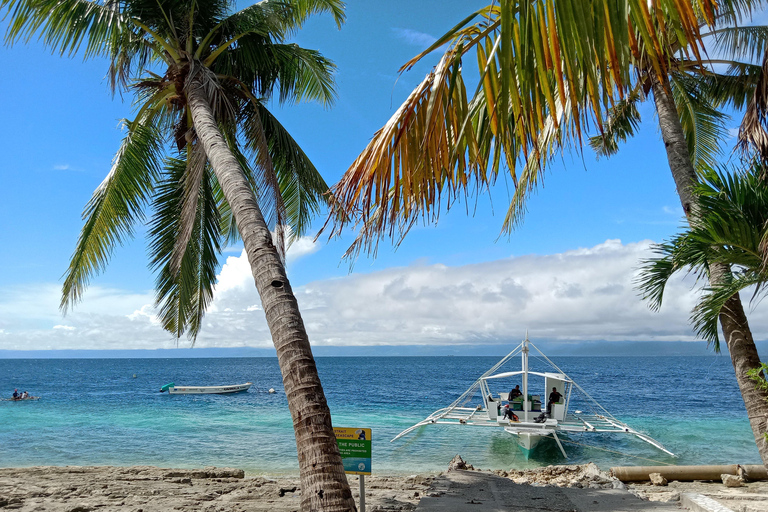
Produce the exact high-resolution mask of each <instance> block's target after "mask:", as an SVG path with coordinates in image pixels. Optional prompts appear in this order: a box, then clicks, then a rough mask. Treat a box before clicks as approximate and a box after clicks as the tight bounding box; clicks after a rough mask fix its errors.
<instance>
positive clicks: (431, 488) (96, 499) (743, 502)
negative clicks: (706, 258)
mask: <svg viewBox="0 0 768 512" xmlns="http://www.w3.org/2000/svg"><path fill="white" fill-rule="evenodd" d="M449 471H454V472H456V471H462V470H458V469H453V468H452V469H450V470H449ZM469 473H472V474H478V475H480V474H482V475H486V476H485V477H483V478H488V477H490V478H499V479H503V481H511V482H513V483H514V484H515V485H525V486H526V492H527V493H529V494H530V493H533V494H536V493H539V494H541V495H542V496H547V495H549V496H551V494H552V492H551V491H547V488H548V486H556V487H561V488H571V489H584V490H594V489H597V490H606V489H607V490H608V491H606V492H614V493H615V492H629V493H632V494H634V495H636V496H639V497H641V498H642V499H644V500H647V501H646V502H647V503H648V509H649V510H650V509H652V508H653V507H654V506H655V505H654V504H659V503H660V502H666V503H668V504H669V505H670V506H671V507H681V506H682V507H684V505H685V504H684V503H682V504H681V496H682V495H683V493H696V494H699V495H702V496H706V497H709V498H711V499H713V500H715V501H716V502H717V503H719V504H721V505H722V506H725V507H727V509H728V510H732V511H734V512H768V482H750V483H745V484H744V485H743V486H742V487H726V486H724V485H723V484H722V482H669V484H668V485H667V486H653V485H650V484H632V485H629V486H624V485H623V484H621V483H620V482H617V481H615V480H612V479H611V478H610V475H609V474H608V473H606V472H602V471H599V470H598V469H597V468H596V466H594V465H593V464H586V465H581V466H549V467H547V468H541V469H538V470H530V471H523V472H515V471H512V472H509V473H507V472H504V471H493V472H491V471H467V474H469ZM447 474H448V473H443V474H440V475H438V474H422V475H410V476H373V475H372V476H367V477H366V478H365V484H366V492H365V494H366V510H367V511H368V512H377V511H378V512H383V511H410V510H416V509H417V507H418V506H419V502H420V500H421V499H422V498H424V497H429V498H430V500H431V501H434V500H435V499H437V500H439V499H440V497H441V496H442V495H443V494H445V493H446V491H445V489H442V488H441V487H440V482H441V480H443V481H444V480H445V476H446V475H447ZM350 485H351V487H352V491H353V494H354V495H355V499H356V501H357V502H358V503H359V501H358V500H359V496H358V488H359V484H358V479H357V477H356V476H350ZM550 488H551V487H550ZM300 492H301V490H300V485H299V478H298V476H281V477H278V478H271V477H265V476H247V475H245V474H244V472H243V471H242V470H240V469H233V468H214V467H210V468H204V469H163V468H157V467H152V466H132V467H113V466H65V467H54V466H36V467H29V468H4V469H0V509H3V510H17V511H21V512H32V511H52V512H87V511H95V510H98V511H131V512H155V511H157V512H160V511H168V510H202V511H209V512H214V511H215V512H224V511H231V512H240V511H243V512H244V511H251V512H262V511H264V512H267V511H268V512H290V511H296V510H298V508H299V501H300ZM550 508H551V507H550ZM550 508H547V506H546V504H545V503H542V507H537V508H536V510H543V511H546V510H550ZM552 510H555V509H552ZM558 510H559V509H558Z"/></svg>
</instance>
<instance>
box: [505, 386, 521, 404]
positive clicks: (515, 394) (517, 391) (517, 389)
mask: <svg viewBox="0 0 768 512" xmlns="http://www.w3.org/2000/svg"><path fill="white" fill-rule="evenodd" d="M519 396H523V392H522V391H520V386H519V385H517V386H515V389H513V390H512V391H510V392H509V396H508V397H507V401H508V402H511V401H512V400H514V399H515V398H517V397H519Z"/></svg>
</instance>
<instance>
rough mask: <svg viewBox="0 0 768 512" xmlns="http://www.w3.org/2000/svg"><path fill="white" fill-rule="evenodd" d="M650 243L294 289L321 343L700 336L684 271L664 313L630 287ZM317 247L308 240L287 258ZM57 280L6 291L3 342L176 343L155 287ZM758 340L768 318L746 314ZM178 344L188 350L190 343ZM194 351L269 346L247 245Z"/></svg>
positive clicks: (363, 276)
mask: <svg viewBox="0 0 768 512" xmlns="http://www.w3.org/2000/svg"><path fill="white" fill-rule="evenodd" d="M650 243H651V242H650V241H643V242H637V243H629V244H622V243H621V241H619V240H607V241H606V242H604V243H602V244H599V245H596V246H594V247H590V248H580V249H575V250H571V251H567V252H564V253H560V254H551V255H535V254H532V255H525V256H514V257H509V258H505V259H501V260H496V261H489V262H483V263H476V264H471V265H463V266H453V267H451V266H446V265H443V264H440V263H434V264H414V265H412V266H408V267H398V268H390V269H387V270H383V271H377V272H371V273H355V274H350V275H348V276H345V277H341V278H334V279H328V280H323V281H315V282H310V283H308V284H306V285H305V286H300V287H296V288H294V292H295V293H296V296H297V298H298V301H299V306H300V308H301V312H302V316H303V318H304V322H305V325H306V326H307V330H308V332H309V336H310V340H311V342H312V344H313V345H315V346H371V345H420V344H426V345H454V344H467V343H471V344H498V343H505V342H509V341H512V340H514V341H517V340H518V339H520V338H522V337H523V336H524V334H525V331H526V329H527V330H528V331H529V332H530V337H531V339H532V340H537V339H538V340H544V339H545V340H550V341H573V342H578V341H598V340H600V341H693V340H694V339H695V338H694V336H693V333H692V331H691V328H690V326H689V325H688V316H689V314H690V310H691V308H692V306H693V304H694V303H695V300H696V297H697V291H696V290H695V289H693V285H694V283H693V282H692V280H691V279H687V280H686V279H677V280H675V281H674V282H673V283H671V284H670V286H669V287H668V289H667V292H666V293H665V303H664V306H663V307H662V309H661V311H660V312H653V311H651V310H649V309H648V307H647V305H646V303H645V302H643V301H641V300H640V297H639V296H638V293H637V291H636V290H635V289H634V286H633V279H634V278H635V275H636V273H637V267H638V265H639V262H640V261H641V260H642V259H645V258H648V257H649V256H650V255H651V253H650V251H649V246H650ZM318 249H319V246H317V245H316V244H312V243H311V242H310V241H309V240H301V241H300V242H299V243H297V244H295V245H294V246H293V247H292V248H291V249H290V250H289V253H288V264H289V275H290V266H291V265H293V264H296V261H297V260H299V259H300V258H301V256H304V255H306V254H310V253H312V252H314V251H316V250H318ZM59 293H60V291H59V287H58V285H56V284H44V285H35V286H28V287H15V288H7V289H4V290H2V295H1V296H2V298H1V299H0V349H4V350H30V349H38V350H54V349H153V348H171V347H173V346H175V345H176V341H175V340H174V339H173V338H172V337H171V336H169V335H168V334H167V333H165V332H164V331H163V330H162V328H161V327H160V326H159V323H158V321H157V319H156V318H155V311H154V307H153V301H154V298H153V295H152V292H151V291H147V292H146V293H133V292H127V291H125V290H117V289H106V288H100V287H98V286H92V287H91V288H90V289H89V290H88V292H87V294H86V296H85V298H84V300H83V301H82V303H81V304H79V305H78V306H77V307H76V308H75V309H74V311H72V312H70V313H69V314H68V315H67V316H66V317H64V318H62V316H61V314H60V313H59V311H58V300H59ZM748 314H749V317H750V321H751V325H752V328H753V332H754V334H755V339H765V337H766V332H768V322H766V321H765V319H764V318H763V317H762V316H761V315H757V314H754V313H752V314H750V310H748ZM179 346H189V342H188V340H186V339H182V340H180V341H179ZM196 346H198V347H245V346H248V347H271V346H272V342H271V338H270V336H269V330H268V328H267V325H266V321H265V319H264V314H263V311H262V308H261V301H260V299H259V297H258V294H257V292H256V289H255V287H254V286H253V280H252V277H251V275H250V268H249V266H248V263H247V259H246V256H245V254H244V253H241V254H240V255H239V256H230V257H228V258H227V260H226V262H225V264H224V265H223V266H222V269H221V272H220V273H219V275H218V285H217V287H216V292H215V294H214V300H213V302H212V304H211V307H210V309H209V311H208V313H207V314H206V317H205V320H204V327H203V330H202V332H201V334H200V336H199V337H198V339H197V341H196Z"/></svg>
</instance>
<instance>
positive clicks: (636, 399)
mask: <svg viewBox="0 0 768 512" xmlns="http://www.w3.org/2000/svg"><path fill="white" fill-rule="evenodd" d="M552 359H553V361H554V362H555V363H556V364H557V365H558V366H560V368H562V369H563V370H564V371H565V372H566V373H567V374H568V375H569V376H570V377H572V378H573V379H574V380H575V381H576V382H577V383H578V384H579V385H581V387H582V388H584V389H585V390H586V391H587V392H588V393H589V394H591V395H592V397H593V398H595V399H596V400H597V401H598V402H600V403H601V404H602V405H603V406H604V407H605V408H606V409H607V410H608V411H610V412H611V413H612V414H613V415H614V416H616V417H617V418H618V419H620V420H622V421H624V422H626V423H628V424H629V425H631V426H632V427H634V428H636V429H638V430H642V431H644V432H646V433H648V434H650V435H651V436H652V437H654V438H656V439H657V440H659V441H661V442H662V443H663V444H664V445H665V446H666V447H667V448H668V449H670V450H671V451H672V452H674V453H676V454H677V455H678V457H677V458H672V457H670V456H668V455H666V454H664V453H662V452H660V451H658V450H656V449H655V448H653V447H652V446H650V445H647V444H645V443H643V442H641V441H638V440H634V439H633V438H629V437H625V436H612V435H595V434H579V435H575V436H574V435H572V436H570V437H569V438H568V440H569V441H570V442H569V443H566V445H565V446H566V449H567V451H568V454H569V459H568V460H567V461H566V460H564V459H563V458H562V456H561V455H560V454H559V451H558V450H557V447H556V446H555V445H554V444H551V445H545V446H543V447H542V449H541V451H540V453H538V457H537V459H535V460H526V459H525V458H524V457H523V456H522V454H521V452H520V451H519V449H518V448H517V445H516V443H515V440H514V438H513V437H512V436H510V435H509V434H507V433H505V432H504V431H502V430H501V429H498V430H497V429H487V428H478V427H465V426H443V425H437V426H429V427H424V428H422V429H421V430H420V431H417V432H415V433H413V434H411V435H410V436H408V437H406V438H404V439H401V440H398V441H396V442H394V443H390V439H392V438H393V437H394V436H395V435H396V434H397V433H399V432H400V431H402V430H404V429H405V428H407V427H409V426H410V425H412V424H414V423H416V422H418V421H420V420H421V419H423V418H425V417H426V416H427V415H429V414H430V413H431V412H432V411H433V410H435V409H438V408H441V407H444V406H447V405H449V404H450V403H451V402H452V401H453V400H454V399H455V398H457V397H458V396H459V395H460V394H461V393H462V392H463V391H464V390H465V389H467V388H468V387H469V386H470V385H471V384H472V382H474V380H475V379H476V378H477V377H479V376H480V375H481V374H482V373H483V372H485V371H486V370H487V369H488V368H490V367H491V366H493V365H494V364H495V363H496V362H497V360H498V358H495V357H451V356H448V357H334V358H330V357H321V358H318V359H317V365H318V369H319V371H320V377H321V379H322V382H323V386H324V389H325V392H326V396H327V398H328V402H329V405H330V407H331V412H332V414H333V422H334V426H338V427H356V428H360V427H368V428H371V429H373V432H372V435H373V462H372V464H373V473H374V474H402V473H408V474H411V473H417V472H430V471H442V470H444V469H445V468H446V466H447V464H448V462H449V461H450V460H451V458H452V457H453V456H454V455H455V454H457V453H458V454H461V455H462V456H463V457H464V459H465V460H467V462H469V463H471V464H473V465H475V467H480V468H484V469H510V468H526V467H533V466H539V465H548V464H557V463H566V462H568V463H584V462H587V461H593V462H595V463H597V464H598V465H600V466H601V467H604V468H607V467H610V466H614V465H649V464H650V465H653V464H661V463H674V464H730V463H741V464H759V463H760V457H759V455H758V453H757V449H756V447H755V444H754V439H753V436H752V432H751V430H750V428H749V423H748V421H747V417H746V411H745V409H744V404H743V402H742V399H741V395H740V394H739V391H738V388H737V385H736V380H735V377H734V374H733V367H732V365H731V362H730V359H729V358H728V357H727V356H705V357H558V358H552ZM134 375H135V377H134ZM246 381H251V382H253V383H254V385H253V387H252V388H251V389H250V391H248V392H246V393H240V394H236V395H228V396H227V395H224V396H219V395H210V396H189V395H173V396H171V395H168V394H167V393H163V394H160V393H158V389H159V388H160V386H162V385H163V384H166V383H168V382H175V383H176V384H177V385H183V384H187V385H215V384H237V383H242V382H246ZM14 388H19V389H20V390H27V391H29V392H30V394H32V395H36V396H41V397H42V398H41V399H40V400H39V401H28V402H7V401H2V402H0V440H2V441H0V466H1V467H16V466H32V465H60V466H63V465H123V466H125V465H145V464H148V465H156V466H163V467H203V466H214V465H215V466H229V467H238V468H242V469H245V470H246V471H247V472H248V473H249V474H273V475H279V474H284V473H295V472H297V470H298V465H297V462H296V449H295V445H294V437H293V429H292V424H291V418H290V414H289V412H288V406H287V402H286V398H285V394H284V392H283V387H282V380H281V377H280V371H279V368H278V365H277V359H275V358H215V359H213V358H212V359H1V360H0V395H2V396H3V397H10V395H11V393H12V392H13V389H14ZM269 388H274V389H275V390H276V391H277V392H276V393H275V394H269V393H268V392H267V390H268V389H269Z"/></svg>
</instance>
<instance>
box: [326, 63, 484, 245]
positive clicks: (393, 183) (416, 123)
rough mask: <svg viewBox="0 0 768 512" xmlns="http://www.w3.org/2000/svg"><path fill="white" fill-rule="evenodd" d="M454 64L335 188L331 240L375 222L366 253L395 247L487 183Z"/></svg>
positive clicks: (425, 86)
mask: <svg viewBox="0 0 768 512" xmlns="http://www.w3.org/2000/svg"><path fill="white" fill-rule="evenodd" d="M452 59H453V54H449V55H447V56H446V57H444V58H443V59H442V60H441V63H440V64H439V65H438V66H437V68H436V70H435V72H434V73H431V74H430V75H429V76H427V77H426V78H425V79H424V81H422V83H421V84H420V85H419V86H418V87H417V88H416V89H415V90H414V91H413V92H412V93H411V95H410V96H409V97H408V99H407V100H406V101H405V103H403V105H401V106H400V108H399V109H398V110H397V111H396V112H395V114H394V115H393V116H392V117H391V118H390V120H389V121H388V122H387V124H386V125H385V126H384V127H383V128H382V129H380V130H379V131H378V132H376V134H374V136H373V139H372V140H371V142H370V143H369V144H368V146H367V147H366V149H365V150H364V151H363V153H361V154H360V156H358V157H357V159H356V160H355V162H354V163H353V164H352V166H351V167H350V168H349V170H348V171H347V172H346V173H345V174H344V176H343V177H342V179H341V180H340V181H339V183H337V184H336V185H335V187H334V188H333V193H334V196H335V197H336V198H337V199H338V202H337V203H335V205H334V209H333V212H332V215H333V216H334V218H333V222H335V224H334V226H333V229H332V233H331V234H332V235H334V234H337V233H339V232H340V231H341V229H342V228H343V226H344V225H346V224H347V223H349V222H353V221H354V222H357V221H359V222H360V223H361V225H362V223H366V224H368V223H371V222H374V223H375V226H373V227H372V229H370V228H371V226H369V228H368V229H366V230H365V231H366V232H367V233H369V234H371V235H374V234H375V235H376V236H375V237H374V238H373V239H371V240H370V243H367V242H366V244H365V245H366V247H367V248H368V249H369V250H372V249H375V245H376V244H377V243H378V240H380V239H381V238H383V237H384V236H385V235H387V234H389V235H391V236H393V237H394V238H397V239H399V238H400V237H401V236H403V235H404V234H405V233H406V232H407V231H408V229H410V226H411V225H412V223H413V222H414V220H417V219H419V218H421V217H423V218H424V219H425V220H426V219H430V220H432V221H434V220H436V219H437V216H438V214H439V211H440V208H441V205H440V202H441V200H442V199H446V201H447V202H448V203H449V204H450V202H451V201H452V200H453V199H455V198H456V197H457V195H458V194H459V193H461V192H462V191H465V190H468V189H470V188H471V187H472V186H473V184H477V185H478V186H482V184H483V183H486V182H487V180H488V179H489V177H488V176H487V175H486V162H487V161H488V159H487V157H486V156H485V155H481V154H479V152H480V151H481V148H480V147H479V146H478V142H477V140H476V139H475V137H474V130H472V126H471V125H470V124H469V118H468V113H469V104H468V101H467V95H466V91H465V89H464V83H463V80H462V78H461V71H460V69H459V68H458V67H456V68H454V67H453V66H452V63H453V60H452ZM482 149H483V150H489V149H492V148H488V147H485V148H482ZM353 213H354V216H353V215H352V214H353Z"/></svg>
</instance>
